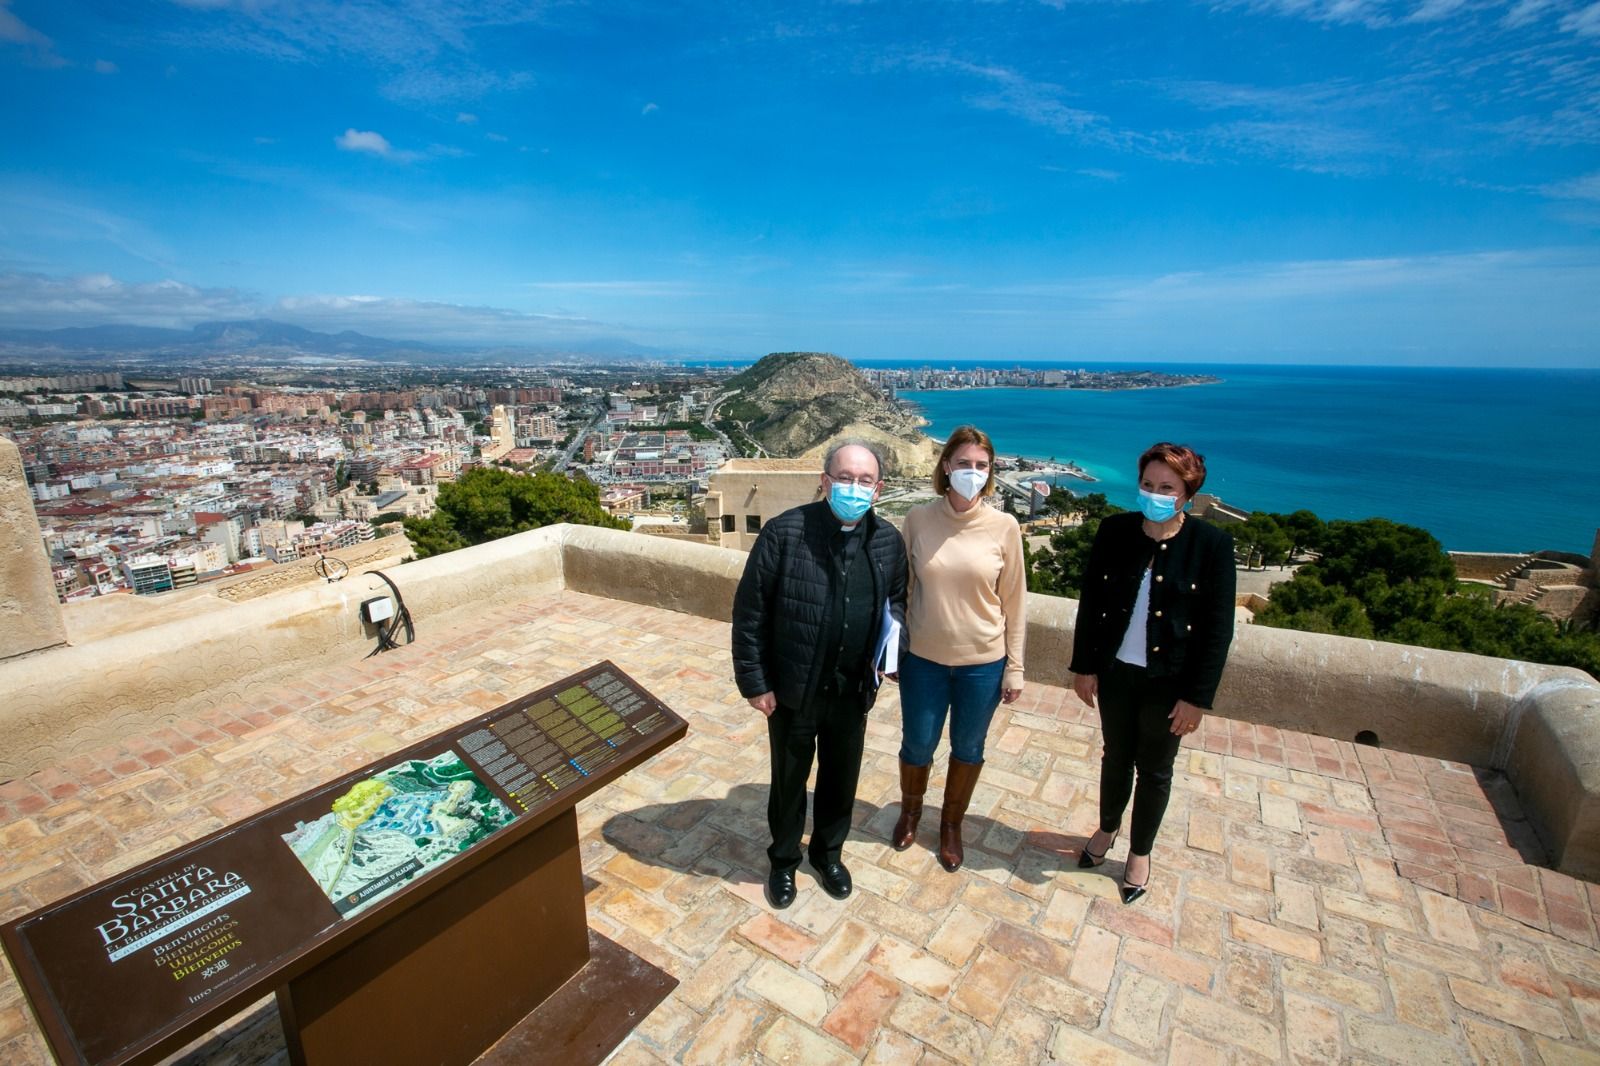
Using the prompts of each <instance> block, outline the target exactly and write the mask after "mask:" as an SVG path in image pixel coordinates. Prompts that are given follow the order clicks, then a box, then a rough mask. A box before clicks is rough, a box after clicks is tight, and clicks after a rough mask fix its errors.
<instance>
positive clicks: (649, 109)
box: [639, 101, 661, 115]
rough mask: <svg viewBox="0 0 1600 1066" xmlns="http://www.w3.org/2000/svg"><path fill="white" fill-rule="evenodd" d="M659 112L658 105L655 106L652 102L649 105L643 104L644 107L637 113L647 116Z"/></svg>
mask: <svg viewBox="0 0 1600 1066" xmlns="http://www.w3.org/2000/svg"><path fill="white" fill-rule="evenodd" d="M660 110H661V107H660V105H659V104H656V103H655V102H654V101H652V102H651V103H648V104H645V105H644V107H643V108H642V109H641V110H640V111H639V114H641V115H648V114H651V113H652V112H656V111H660Z"/></svg>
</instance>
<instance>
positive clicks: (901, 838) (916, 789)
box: [889, 759, 930, 851]
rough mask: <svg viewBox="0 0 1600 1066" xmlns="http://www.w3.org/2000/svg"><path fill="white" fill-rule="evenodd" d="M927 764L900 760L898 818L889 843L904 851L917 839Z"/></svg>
mask: <svg viewBox="0 0 1600 1066" xmlns="http://www.w3.org/2000/svg"><path fill="white" fill-rule="evenodd" d="M929 769H930V767H927V766H912V765H911V764H910V763H908V762H906V761H905V760H904V759H901V760H900V820H899V821H897V822H895V823H894V836H892V837H890V838H889V843H891V844H892V845H894V850H896V851H904V850H906V849H907V848H909V847H910V846H911V843H912V841H914V840H916V839H917V823H918V822H919V821H921V819H922V794H923V793H924V792H926V791H928V770H929Z"/></svg>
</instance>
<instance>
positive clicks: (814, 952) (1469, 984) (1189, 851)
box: [0, 591, 1600, 1066]
mask: <svg viewBox="0 0 1600 1066" xmlns="http://www.w3.org/2000/svg"><path fill="white" fill-rule="evenodd" d="M419 622H420V624H421V625H422V627H423V632H422V639H421V640H419V642H418V643H417V644H416V645H414V646H412V647H408V648H405V649H402V650H400V651H398V652H392V653H389V654H386V655H384V656H382V657H380V658H377V659H373V660H368V661H364V662H361V663H360V664H358V665H354V666H348V667H341V668H335V669H331V670H324V671H321V672H316V673H309V674H306V675H304V676H300V677H298V678H296V679H295V680H294V681H293V683H292V684H291V685H290V686H288V687H284V688H281V689H279V690H277V691H275V692H273V693H271V694H270V695H268V696H265V697H257V698H252V699H250V700H249V701H248V702H245V703H242V704H238V705H234V706H232V707H229V708H224V709H219V710H212V711H206V712H203V713H200V714H199V715H198V716H196V717H194V718H191V719H188V720H184V721H180V722H178V723H176V724H175V725H173V726H172V727H169V728H163V729H161V730H160V731H159V732H156V733H153V734H150V735H147V736H140V737H136V738H132V739H129V740H128V741H126V742H124V743H121V744H118V745H115V746H114V747H111V748H107V749H104V750H100V751H96V752H93V753H90V754H87V755H84V756H81V757H78V758H74V759H72V760H70V761H68V762H66V763H65V764H64V765H62V766H60V767H57V768H53V769H50V770H45V771H41V772H38V773H34V774H32V775H31V776H28V777H26V778H22V779H18V780H14V781H11V782H9V783H7V784H5V785H0V846H3V847H4V850H5V854H6V856H7V861H6V863H5V866H4V868H3V870H0V917H3V918H4V919H7V920H9V919H11V918H14V917H16V916H18V915H20V914H22V913H24V912H27V911H29V910H32V909H34V908H36V907H39V906H41V905H43V904H46V903H49V902H51V901H53V900H56V899H59V898H60V897H62V896H64V895H66V894H68V893H70V892H73V891H76V890H78V889H80V888H84V887H86V886H88V885H90V884H92V883H94V882H96V881H99V880H101V879H104V878H106V877H108V876H110V875H112V874H115V873H117V872H119V871H121V870H124V869H127V868H128V867H131V866H133V865H136V864H138V863H140V862H143V861H145V860H147V859H150V858H153V857H155V856H156V855H158V854H160V853H162V852H164V851H167V850H169V849H171V848H173V847H176V846H178V845H180V844H183V843H185V842H188V841H191V840H194V839H196V838H199V837H201V836H203V835H205V834H207V833H209V832H211V831H213V830H215V829H218V828H220V827H222V826H224V825H227V824H229V823H231V822H233V821H236V820H238V819H240V818H242V817H245V816H246V815H249V814H251V813H253V812H255V811H258V810H260V809H262V808H264V807H267V806H270V805H272V804H274V803H277V802H279V801H282V800H284V799H288V798H290V797H292V796H294V795H297V794H298V793H300V792H302V791H305V790H307V789H309V788H311V787H313V786H315V785H318V784H321V783H322V782H324V781H326V780H329V779H331V778H332V777H335V776H337V775H338V774H339V773H341V772H344V771H346V770H349V769H352V768H354V767H357V766H360V765H364V764H366V763H368V762H371V761H373V760H375V759H378V758H381V757H382V756H384V755H386V754H388V753H390V752H392V751H394V750H396V749H398V748H400V747H402V746H403V745H405V744H407V743H410V742H412V741H415V740H418V739H421V738H424V737H426V736H429V735H432V734H433V733H436V732H438V731H439V730H441V729H443V728H445V727H446V726H448V725H450V724H453V723H454V722H457V721H460V720H463V719H465V718H468V717H470V716H472V715H475V714H478V713H481V712H482V711H484V710H488V709H491V708H493V707H496V706H498V705H500V704H502V703H504V702H506V701H508V700H510V699H512V698H514V697H515V696H518V695H520V694H522V693H524V692H527V691H529V690H531V689H533V688H536V687H538V686H540V685H543V684H546V683H548V682H550V681H554V680H556V679H558V678H559V677H562V676H564V675H565V674H567V673H570V672H572V671H574V670H576V669H579V668H581V667H583V666H586V665H588V664H589V663H591V662H593V661H595V660H596V659H598V658H601V657H609V658H611V659H613V660H614V661H615V662H617V664H618V665H620V666H621V667H622V668H623V669H624V670H626V671H628V672H629V673H630V674H632V675H633V676H634V677H635V678H637V679H638V680H639V681H640V682H641V683H643V684H644V685H646V686H647V687H649V688H650V689H651V690H652V691H653V692H654V693H655V694H656V695H657V696H659V697H660V698H661V699H663V700H664V701H665V702H667V703H668V704H669V705H670V706H672V707H673V708H674V709H675V710H677V711H678V713H679V714H681V715H682V716H683V717H684V718H685V719H687V720H688V722H689V726H690V733H689V735H688V737H687V738H686V739H685V740H684V741H683V742H681V743H679V744H677V745H675V746H673V747H671V748H669V749H667V750H666V751H665V752H664V753H663V754H662V755H661V756H659V757H657V758H656V759H655V760H654V761H652V762H650V763H647V764H645V765H644V766H642V767H640V768H638V769H637V770H635V771H633V772H632V773H630V774H627V775H625V776H624V777H622V778H621V779H619V780H618V781H617V782H615V783H614V784H612V785H611V786H610V787H608V788H607V789H605V790H603V791H601V792H600V793H598V794H596V795H595V796H594V797H592V798H590V799H589V800H588V801H586V802H585V803H584V804H583V805H582V806H581V807H580V811H579V815H580V830H581V833H582V841H583V861H584V870H585V873H586V875H587V882H586V884H587V889H588V911H589V922H590V924H591V925H592V926H593V927H594V928H595V929H597V930H599V931H600V932H603V933H604V934H606V935H607V936H609V937H611V938H613V939H615V940H617V941H619V942H620V943H622V944H623V945H624V946H626V947H628V948H629V949H631V950H632V951H634V952H636V953H638V954H640V955H642V956H644V957H645V958H647V959H649V960H650V961H652V962H653V963H655V964H656V965H658V966H661V967H663V968H664V969H666V970H668V971H669V972H671V973H672V974H673V975H674V976H676V977H677V978H678V979H679V980H680V981H681V982H682V983H681V984H680V985H679V986H678V988H677V989H676V990H675V991H674V992H673V993H672V994H671V995H670V996H669V997H668V998H667V1000H666V1001H665V1002H664V1003H663V1004H662V1005H661V1006H660V1007H659V1008H657V1010H656V1011H655V1012H654V1013H653V1014H652V1015H650V1016H649V1017H648V1018H647V1019H645V1020H644V1022H643V1023H642V1024H641V1025H640V1026H639V1028H638V1029H637V1030H636V1031H635V1032H634V1034H633V1035H632V1036H631V1037H630V1038H629V1039H628V1041H627V1042H626V1043H625V1044H623V1046H622V1047H621V1048H620V1049H619V1050H618V1052H617V1053H616V1056H615V1058H614V1060H613V1061H615V1062H617V1063H629V1064H647V1063H684V1064H700V1063H705V1064H716V1066H721V1064H726V1063H735V1062H774V1063H776V1062H783V1063H832V1062H853V1061H858V1060H864V1061H868V1062H879V1063H895V1064H897V1066H898V1064H910V1063H919V1062H920V1063H926V1064H934V1063H946V1062H949V1063H976V1062H1015V1063H1038V1062H1045V1061H1049V1060H1052V1059H1059V1060H1062V1061H1069V1062H1092V1063H1122V1062H1173V1063H1183V1064H1186V1066H1187V1064H1200V1063H1255V1062H1280V1061H1290V1062H1372V1063H1383V1062H1396V1063H1416V1062H1427V1063H1430V1064H1432V1063H1455V1062H1462V1063H1480V1062H1488V1063H1543V1064H1557V1063H1593V1064H1600V941H1597V938H1596V916H1597V915H1600V886H1597V885H1595V884H1591V883H1586V882H1583V881H1579V880H1574V879H1573V878H1570V877H1567V876H1565V875H1562V874H1556V873H1553V872H1551V871H1549V870H1547V869H1543V868H1541V867H1540V866H1539V865H1537V863H1538V862H1540V861H1542V858H1543V857H1542V855H1541V854H1540V852H1539V849H1538V845H1537V843H1536V841H1535V838H1534V837H1533V835H1532V833H1531V832H1529V830H1528V828H1527V825H1526V823H1525V822H1524V821H1523V820H1522V818H1521V815H1520V813H1519V811H1518V808H1517V805H1516V799H1515V796H1514V793H1513V792H1512V791H1511V789H1510V788H1509V787H1507V785H1506V783H1505V781H1504V779H1503V778H1501V777H1499V776H1498V775H1495V774H1492V773H1489V772H1485V771H1477V770H1474V769H1473V768H1471V767H1467V766H1462V765H1457V764H1451V763H1446V762H1442V761H1439V760H1430V759H1421V758H1414V757H1411V756H1407V755H1401V754H1397V753H1393V752H1387V751H1380V750H1377V749H1374V748H1357V747H1355V746H1353V745H1351V744H1347V743H1340V742H1334V741H1330V740H1326V739H1323V738H1318V737H1309V736H1306V735H1303V734H1298V733H1289V732H1282V731H1278V730H1275V729H1271V728H1268V727H1264V726H1251V725H1245V724H1240V723H1231V722H1229V721H1227V720H1224V719H1220V718H1212V719H1208V720H1207V722H1206V724H1205V726H1204V728H1203V729H1202V730H1201V731H1200V732H1199V733H1197V734H1195V736H1193V737H1191V738H1188V740H1186V742H1185V750H1184V751H1183V752H1182V753H1181V754H1180V756H1179V762H1178V768H1179V771H1180V776H1179V780H1178V782H1177V784H1176V787H1175V790H1174V795H1173V803H1172V807H1171V809H1170V811H1169V813H1168V816H1167V821H1166V825H1165V827H1164V829H1163V832H1162V836H1161V839H1160V841H1159V842H1158V844H1157V847H1156V852H1155V863H1154V871H1155V872H1154V879H1153V881H1152V889H1151V892H1150V894H1149V895H1148V896H1147V897H1146V898H1145V899H1143V900H1141V901H1140V902H1139V903H1137V904H1135V905H1133V906H1131V907H1124V906H1122V905H1121V903H1120V902H1119V901H1118V899H1117V893H1116V889H1115V878H1116V877H1117V876H1118V875H1119V874H1120V872H1121V861H1120V860H1121V858H1122V856H1123V855H1124V854H1125V851H1126V844H1125V843H1120V844H1119V846H1118V847H1117V848H1114V849H1113V851H1112V858H1111V861H1109V862H1107V863H1106V865H1105V866H1103V867H1101V868H1100V869H1098V870H1094V871H1079V870H1078V869H1077V868H1076V860H1077V857H1078V852H1079V849H1080V848H1081V846H1082V844H1083V840H1084V836H1085V834H1086V833H1087V832H1088V831H1089V830H1091V829H1092V828H1093V823H1094V810H1095V801H1094V796H1095V789H1096V776H1097V763H1098V757H1099V732H1098V729H1097V726H1096V722H1095V717H1094V714H1093V712H1091V711H1089V710H1088V709H1087V708H1085V707H1084V706H1083V705H1082V704H1080V703H1079V702H1078V701H1077V700H1076V698H1075V697H1074V696H1073V695H1072V694H1071V693H1070V692H1069V691H1066V690H1063V689H1060V688H1054V687H1049V686H1043V685H1038V684H1033V685H1030V687H1029V688H1028V690H1027V692H1026V693H1025V694H1024V696H1023V697H1022V699H1021V700H1020V701H1018V703H1017V704H1015V705H1013V706H1012V707H1009V708H1007V707H1002V708H1001V709H1000V712H999V714H998V715H997V717H996V720H995V723H994V727H993V730H992V732H991V739H990V745H989V754H988V763H987V765H986V768H985V771H984V775H983V779H982V782H981V783H980V785H979V788H978V792H977V795H976V796H975V798H974V802H973V813H972V816H971V817H970V818H969V821H968V831H967V839H968V841H969V844H968V853H967V854H968V863H967V866H966V867H965V868H963V869H962V870H961V871H959V872H958V873H956V874H947V873H945V872H944V871H943V870H942V869H940V868H939V866H938V864H937V862H936V860H935V859H934V857H933V854H932V852H931V851H930V850H929V849H930V847H931V846H932V845H933V844H934V843H935V835H936V828H937V827H936V824H930V823H936V821H937V819H936V817H932V816H931V814H932V812H930V817H928V818H926V819H925V823H924V827H923V835H922V838H921V840H920V841H919V843H918V846H917V847H915V848H913V849H912V850H910V851H908V852H904V853H896V852H894V851H892V850H891V849H890V848H889V847H888V844H887V842H886V837H887V833H888V830H889V828H890V826H891V825H892V823H893V820H894V818H895V816H896V813H897V799H898V777H897V771H896V750H897V745H898V732H899V730H898V719H899V715H898V705H897V702H896V697H895V694H894V691H893V688H892V687H891V688H890V689H889V691H888V693H887V695H886V698H885V699H883V700H881V701H880V703H879V705H878V707H877V709H876V710H874V712H873V716H872V722H871V725H870V727H869V735H868V754H867V761H866V765H865V767H864V770H863V776H862V782H861V790H860V799H859V801H858V804H857V814H856V831H855V833H854V835H853V837H852V840H851V842H850V843H849V844H848V845H847V846H846V852H845V859H846V862H847V863H848V864H849V866H850V868H851V870H852V872H853V873H854V875H855V881H856V893H855V895H854V896H853V897H852V898H851V899H849V900H848V901H845V902H843V903H839V902H835V901H834V900H832V899H830V898H828V897H827V896H826V895H825V894H824V893H823V892H822V891H821V889H820V888H819V887H818V886H817V884H816V882H815V881H814V880H813V879H812V878H811V876H810V874H809V871H808V870H807V869H806V868H805V867H802V872H801V875H800V899H799V901H798V902H797V903H796V904H795V906H794V907H792V908H791V909H790V910H788V911H784V912H779V913H774V912H772V911H770V910H769V909H768V908H767V906H766V905H765V903H764V902H763V900H762V893H761V881H762V879H763V878H764V876H765V870H766V862H765V854H764V850H763V849H764V847H765V844H766V835H765V817H764V804H765V797H766V786H765V781H766V765H767V755H766V738H765V729H764V727H763V725H762V722H761V719H760V717H759V716H758V715H757V714H756V713H755V712H753V711H751V710H750V709H749V708H748V706H747V705H746V704H745V702H744V701H743V700H742V699H740V698H739V696H738V694H737V692H735V691H734V689H733V687H732V684H731V680H730V679H731V667H730V664H729V660H728V651H727V649H728V627H727V625H726V624H725V623H721V622H715V621H710V620H707V619H704V618H698V617H693V616H689V615H685V614H679V613H674V612H671V611H667V610H663V609H660V608H655V607H646V606H639V605H636V604H632V603H623V602H619V601H616V600H610V599H605V598H600V597H595V596H590V595H585V594H581V593H576V592H571V591H563V592H558V593H552V594H548V595H543V596H540V597H538V598H532V599H528V600H526V601H524V602H520V603H516V604H510V605H504V606H500V607H497V608H494V609H490V610H488V611H486V612H483V613H482V614H480V615H478V616H477V617H476V618H474V619H473V620H472V621H471V622H470V623H463V624H461V625H458V626H455V627H454V628H448V629H446V628H445V627H442V626H440V625H437V624H435V625H433V626H432V627H430V626H429V623H428V622H427V620H425V619H419ZM944 758H945V751H944V750H943V749H941V752H940V754H939V756H938V765H940V766H942V763H943V760H944ZM942 780H943V775H942V772H939V773H937V774H936V776H935V779H934V782H933V785H932V787H931V789H930V795H929V800H930V803H931V804H935V805H936V804H937V797H938V789H939V786H940V785H941V784H942ZM181 1057H182V1058H183V1059H184V1060H185V1061H187V1062H192V1063H230V1064H231V1063H240V1064H244V1063H265V1062H281V1061H286V1052H285V1050H284V1045H283V1036H282V1033H281V1032H280V1031H279V1028H278V1023H277V1016H276V1012H275V1009H274V1007H273V1005H272V1002H271V1001H270V1000H264V1001H262V1002H261V1003H259V1004H257V1005H256V1006H255V1007H254V1008H252V1009H251V1010H250V1011H247V1012H246V1013H244V1014H242V1015H240V1016H239V1017H237V1018H235V1019H233V1020H232V1021H231V1022H230V1023H229V1024H227V1025H225V1026H223V1027H221V1028H219V1029H218V1030H216V1031H214V1032H213V1033H212V1034H210V1035H209V1036H207V1037H206V1038H204V1039H203V1040H200V1041H198V1042H196V1043H195V1044H194V1045H192V1046H191V1047H190V1048H189V1049H188V1050H187V1051H186V1052H185V1053H184V1055H183V1056H181ZM47 1061H49V1058H48V1054H47V1052H46V1050H45V1046H44V1043H43V1040H42V1038H41V1037H40V1036H39V1033H38V1031H37V1029H36V1027H35V1025H34V1022H33V1020H32V1017H31V1015H30V1014H29V1013H28V1010H27V1006H26V1004H25V1003H24V1002H23V1000H22V997H21V993H20V991H19V989H18V987H17V985H16V983H15V980H14V979H13V977H12V975H11V973H10V971H9V970H6V971H5V973H4V975H3V978H0V1062H5V1063H31V1062H47Z"/></svg>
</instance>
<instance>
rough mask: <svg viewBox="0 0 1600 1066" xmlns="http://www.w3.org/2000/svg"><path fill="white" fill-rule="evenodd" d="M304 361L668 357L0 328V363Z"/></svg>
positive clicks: (615, 341) (218, 332)
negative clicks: (254, 357) (162, 358)
mask: <svg viewBox="0 0 1600 1066" xmlns="http://www.w3.org/2000/svg"><path fill="white" fill-rule="evenodd" d="M248 353H259V354H273V355H307V356H328V357H340V356H342V357H345V358H350V359H363V360H373V361H379V362H397V363H407V362H461V361H463V360H466V359H468V358H472V359H483V358H485V357H488V358H492V359H495V360H505V361H508V362H514V361H518V360H522V359H532V360H551V359H560V358H563V357H570V358H577V359H583V360H597V361H608V362H609V361H619V360H628V359H642V360H655V359H664V358H672V357H673V355H672V354H670V353H667V352H664V351H662V350H661V349H657V348H649V347H646V346H644V345H641V344H635V343H633V342H632V341H628V340H623V339H621V338H608V337H596V338H588V339H583V340H576V341H571V342H564V343H562V344H559V345H552V344H530V345H527V346H525V347H523V346H515V345H505V344H495V345H478V346H465V345H441V344H427V343H424V342H422V341H410V340H388V339H385V338H383V337H369V336H367V335H366V334H364V333H356V332H355V331H354V330H344V331H343V332H340V333H320V332H318V331H317V330H314V329H306V328H305V327H303V326H295V325H290V324H289V323H287V322H275V321H273V320H272V319H268V318H258V319H250V320H243V321H236V322H202V323H200V324H199V325H198V326H195V327H194V328H193V329H187V330H184V329H164V328H161V327H159V326H127V325H106V326H73V327H69V328H67V329H0V358H5V357H27V356H47V357H53V358H56V359H63V360H70V361H72V362H87V361H90V360H92V359H94V358H95V357H103V356H107V355H129V356H133V355H141V356H144V355H169V356H182V357H186V358H197V357H203V356H206V355H241V354H248Z"/></svg>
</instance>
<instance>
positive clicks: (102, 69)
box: [94, 59, 120, 74]
mask: <svg viewBox="0 0 1600 1066" xmlns="http://www.w3.org/2000/svg"><path fill="white" fill-rule="evenodd" d="M119 69H120V68H119V67H118V66H117V65H116V64H115V63H113V62H111V60H109V59H96V60H95V61H94V72H95V73H96V74H115V73H117V71H118V70H119Z"/></svg>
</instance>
